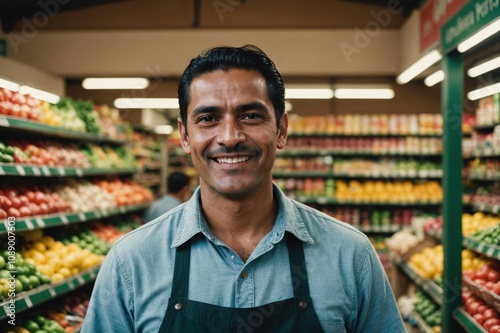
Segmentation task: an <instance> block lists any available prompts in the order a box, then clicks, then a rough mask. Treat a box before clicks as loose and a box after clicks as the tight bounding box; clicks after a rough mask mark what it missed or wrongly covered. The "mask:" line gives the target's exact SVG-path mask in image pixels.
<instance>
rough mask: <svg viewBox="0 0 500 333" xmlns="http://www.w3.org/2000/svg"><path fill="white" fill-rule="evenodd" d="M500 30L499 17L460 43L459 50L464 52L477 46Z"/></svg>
mask: <svg viewBox="0 0 500 333" xmlns="http://www.w3.org/2000/svg"><path fill="white" fill-rule="evenodd" d="M499 31H500V19H497V20H496V21H495V22H493V23H491V24H489V25H487V26H486V27H484V28H483V29H481V30H479V31H478V32H476V33H475V34H474V35H472V36H470V37H469V38H467V39H466V40H464V41H463V42H462V43H460V44H458V46H457V50H458V52H460V53H463V52H465V51H467V50H469V49H470V48H472V47H474V46H476V45H477V44H479V43H481V42H482V41H483V40H485V39H487V38H489V37H491V36H493V35H494V34H496V33H497V32H499Z"/></svg>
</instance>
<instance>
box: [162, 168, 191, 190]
mask: <svg viewBox="0 0 500 333" xmlns="http://www.w3.org/2000/svg"><path fill="white" fill-rule="evenodd" d="M188 184H189V177H188V176H186V174H185V173H182V172H172V173H171V174H169V175H168V178H167V187H168V192H169V193H179V192H180V191H181V190H182V189H183V188H184V187H186V186H188Z"/></svg>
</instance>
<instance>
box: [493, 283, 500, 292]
mask: <svg viewBox="0 0 500 333" xmlns="http://www.w3.org/2000/svg"><path fill="white" fill-rule="evenodd" d="M493 292H494V293H495V294H497V295H500V282H497V283H495V285H494V286H493Z"/></svg>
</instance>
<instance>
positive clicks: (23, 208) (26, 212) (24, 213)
mask: <svg viewBox="0 0 500 333" xmlns="http://www.w3.org/2000/svg"><path fill="white" fill-rule="evenodd" d="M19 213H20V214H21V216H23V217H24V216H31V214H32V213H31V209H29V208H28V207H26V206H21V207H20V208H19Z"/></svg>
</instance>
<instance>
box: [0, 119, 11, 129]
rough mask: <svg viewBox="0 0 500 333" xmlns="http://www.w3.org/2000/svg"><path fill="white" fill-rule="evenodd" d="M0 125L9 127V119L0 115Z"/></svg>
mask: <svg viewBox="0 0 500 333" xmlns="http://www.w3.org/2000/svg"><path fill="white" fill-rule="evenodd" d="M0 126H2V127H10V124H9V119H7V118H4V117H0Z"/></svg>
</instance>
